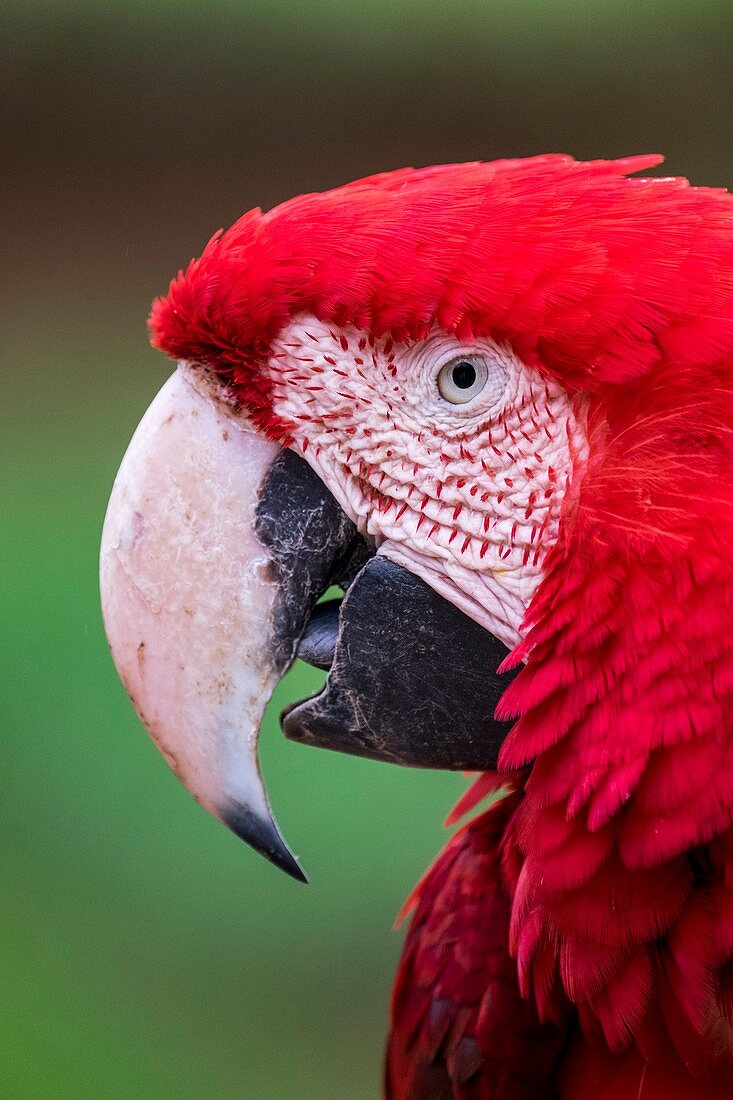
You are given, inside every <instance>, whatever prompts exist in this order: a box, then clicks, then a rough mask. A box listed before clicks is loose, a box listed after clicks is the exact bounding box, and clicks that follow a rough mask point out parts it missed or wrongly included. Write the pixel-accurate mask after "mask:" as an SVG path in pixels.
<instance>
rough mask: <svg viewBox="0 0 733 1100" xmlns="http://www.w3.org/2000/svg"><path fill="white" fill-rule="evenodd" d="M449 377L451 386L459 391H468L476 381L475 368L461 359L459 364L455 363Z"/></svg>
mask: <svg viewBox="0 0 733 1100" xmlns="http://www.w3.org/2000/svg"><path fill="white" fill-rule="evenodd" d="M451 377H452V378H453V384H454V385H455V386H458V389H459V390H470V388H471V386H472V385H473V384H474V382H475V381H476V368H475V367H474V365H473V363H469V362H468V360H466V359H461V361H460V363H456V365H455V367H454V368H453V370H452V372H451Z"/></svg>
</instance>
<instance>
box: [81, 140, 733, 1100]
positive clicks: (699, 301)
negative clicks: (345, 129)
mask: <svg viewBox="0 0 733 1100" xmlns="http://www.w3.org/2000/svg"><path fill="white" fill-rule="evenodd" d="M659 163H661V158H660V157H657V156H641V157H630V158H627V159H623V160H616V161H602V160H600V161H592V162H585V163H584V162H577V161H575V160H573V159H572V158H570V157H567V156H561V155H551V156H541V157H534V158H530V159H525V160H506V161H499V162H495V163H470V164H458V165H445V166H441V167H432V168H423V169H406V170H400V171H393V172H387V173H383V174H380V175H376V176H372V177H369V178H367V179H364V180H361V181H358V182H355V183H350V184H348V185H346V186H344V187H341V188H338V189H335V190H332V191H328V192H326V193H323V194H310V195H305V196H301V197H299V198H295V199H293V200H291V201H289V202H286V203H284V204H283V205H281V206H278V207H276V208H275V209H273V210H271V211H269V212H268V213H263V212H262V211H261V210H259V209H256V210H252V211H250V212H249V213H248V214H246V215H245V216H244V217H242V218H241V219H240V220H239V221H237V222H236V223H235V224H234V225H233V226H232V227H231V228H230V229H229V230H227V231H226V232H223V231H220V232H218V233H216V234H215V235H214V236H213V237H212V239H211V240H210V241H209V243H208V245H207V246H206V248H205V249H204V251H203V253H202V255H201V257H200V258H199V259H196V260H193V261H192V262H191V263H190V264H189V266H188V267H187V269H186V270H185V271H182V272H179V274H178V276H177V277H176V278H175V279H174V280H173V281H172V283H171V285H170V288H169V291H168V293H167V295H165V296H164V297H161V298H159V299H157V300H156V301H155V303H154V306H153V310H152V315H151V319H150V327H151V332H152V341H153V344H154V345H155V347H157V348H159V349H161V350H162V351H163V352H165V353H166V354H167V355H168V356H170V357H171V358H172V359H174V360H177V362H178V366H177V369H176V370H175V373H174V374H173V375H172V376H171V377H170V379H169V380H168V381H167V382H166V384H165V385H164V386H163V389H162V390H161V392H160V394H159V395H158V397H157V398H156V399H155V400H154V402H153V404H152V406H151V407H150V409H149V410H148V412H147V414H146V415H145V417H144V419H143V420H142V422H141V424H140V426H139V428H138V429H137V432H136V433H135V436H134V437H133V440H132V443H131V444H130V447H129V450H128V452H127V454H126V456H125V458H124V461H123V464H122V466H121V468H120V472H119V474H118V476H117V480H116V482H115V486H114V489H113V492H112V496H111V500H110V504H109V508H108V513H107V518H106V522H105V529H104V533H103V542H102V554H101V589H102V599H103V608H104V615H105V622H106V629H107V634H108V638H109V641H110V644H111V648H112V653H113V656H114V660H115V662H116V665H117V668H118V670H119V672H120V675H121V677H122V680H123V682H124V684H125V686H126V689H127V691H128V692H129V694H130V696H131V698H132V700H133V702H134V704H135V706H136V708H137V711H138V713H139V715H140V718H141V719H142V722H143V723H144V725H145V726H146V727H147V729H148V731H149V732H150V734H151V735H152V737H153V738H154V739H155V741H156V742H157V744H158V746H159V748H160V749H161V751H162V752H163V754H164V755H165V757H166V759H167V760H168V762H169V764H170V766H171V767H172V768H173V770H174V771H175V772H176V774H177V775H178V776H179V778H180V779H181V780H182V781H183V783H184V784H185V785H186V786H187V787H188V788H189V790H190V791H191V792H192V794H193V795H194V796H195V798H196V799H197V800H198V801H199V802H200V803H201V804H202V805H203V806H204V807H205V808H207V809H208V810H209V811H211V812H212V813H213V814H214V815H216V816H217V817H218V818H219V819H220V820H221V821H222V822H224V823H225V824H226V825H227V826H229V828H231V829H232V830H233V831H234V832H235V833H237V834H238V835H239V836H241V837H242V838H243V839H245V840H246V841H248V842H249V843H250V844H251V845H253V846H254V847H255V848H257V849H258V850H259V851H260V852H262V853H263V854H264V855H265V856H266V857H267V858H269V859H270V860H271V861H272V862H273V863H275V864H277V865H279V866H280V867H282V868H283V869H285V870H286V871H287V872H289V873H290V874H291V875H292V876H294V877H295V878H299V879H304V878H305V875H304V872H303V870H302V867H301V865H300V863H299V861H298V860H297V859H296V857H295V856H294V855H293V853H292V851H291V850H290V848H289V847H288V846H287V844H286V843H285V841H284V839H283V837H282V836H281V834H280V832H279V830H278V828H277V826H276V824H275V821H274V818H273V816H272V812H271V809H270V805H269V801H268V798H267V795H266V793H265V789H264V786H263V783H262V780H261V777H260V773H259V768H258V762H257V736H258V731H259V726H260V723H261V720H262V715H263V712H264V709H265V706H266V704H267V701H268V699H269V698H270V695H271V692H272V690H273V687H274V685H275V684H276V683H277V682H278V680H279V679H280V678H281V677H282V675H283V674H284V672H285V671H286V670H287V668H288V667H289V666H290V664H291V663H292V661H293V660H294V658H295V657H296V656H298V655H299V656H301V657H303V658H304V659H305V660H308V661H310V662H311V663H312V664H315V665H317V666H318V667H321V668H325V669H328V678H327V681H326V684H325V687H324V688H323V690H322V691H320V692H319V693H318V694H317V695H315V696H314V697H312V698H310V699H306V700H303V701H299V702H296V703H294V704H293V705H291V706H290V707H288V708H287V709H286V710H285V711H284V713H283V716H282V718H281V724H282V728H283V731H284V733H285V735H286V736H287V737H288V738H290V739H291V740H293V741H296V742H300V743H303V744H309V745H315V746H321V747H327V748H331V749H336V750H339V751H341V752H347V753H353V754H357V755H361V756H366V757H371V758H374V759H378V760H385V761H391V762H394V763H398V764H403V765H412V766H417V767H431V768H448V769H458V770H462V771H467V772H471V773H477V777H475V778H474V780H473V782H472V785H471V786H470V787H469V788H468V790H467V793H466V794H465V796H464V797H463V798H462V799H461V801H460V803H459V805H458V806H457V807H456V810H455V811H454V814H453V816H452V820H453V821H458V820H459V819H464V818H465V819H466V820H465V823H464V824H463V825H462V827H461V828H459V830H458V831H457V832H456V833H455V834H454V835H453V836H452V839H451V840H450V841H449V843H448V845H447V847H446V848H445V850H444V852H443V853H442V855H440V856H439V858H438V860H437V862H436V863H435V865H434V866H433V867H432V869H431V870H430V871H429V872H428V873H427V875H426V876H425V878H424V879H423V881H422V882H421V883H420V884H419V886H418V887H417V889H416V890H415V892H414V894H413V896H412V898H411V899H410V901H409V902H408V905H407V906H406V913H408V914H411V923H410V926H409V931H408V934H407V937H406V944H405V949H404V954H403V958H402V961H401V963H400V967H399V972H398V976H397V982H396V986H395V991H394V995H393V1001H392V1012H391V1031H390V1037H389V1044H388V1051H387V1058H386V1070H385V1095H386V1096H387V1097H389V1098H391V1100H424V1098H428V1097H429V1098H451V1097H454V1098H457V1100H488V1098H494V1100H510V1098H515V1097H521V1098H522V1100H533V1098H541V1097H542V1098H545V1097H547V1098H549V1097H555V1098H561V1100H589V1098H592V1100H622V1098H633V1100H683V1098H687V1100H695V1098H705V1100H718V1098H722V1097H731V1096H733V1034H732V1031H731V1028H732V1026H733V656H732V653H733V568H732V566H731V560H732V552H733V478H732V477H731V462H732V459H733V200H732V199H731V197H730V195H729V194H727V193H726V192H725V191H723V190H719V189H708V188H703V187H692V186H690V185H689V184H688V182H687V181H686V180H685V179H677V178H647V177H644V176H643V175H642V176H636V175H634V173H637V172H640V171H641V172H644V171H646V170H649V169H652V168H654V167H655V166H657V165H658V164H659ZM332 585H337V586H340V587H341V589H342V590H343V593H344V595H343V598H342V599H341V600H337V601H327V602H326V603H323V602H320V603H319V602H318V601H319V600H320V597H321V596H322V595H323V593H324V592H325V591H326V590H327V589H328V588H329V587H330V586H332Z"/></svg>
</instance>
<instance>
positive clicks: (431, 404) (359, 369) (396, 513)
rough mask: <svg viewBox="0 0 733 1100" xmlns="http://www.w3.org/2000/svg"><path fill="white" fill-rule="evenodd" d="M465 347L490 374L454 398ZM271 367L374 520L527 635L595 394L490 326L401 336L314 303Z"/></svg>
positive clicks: (494, 618)
mask: <svg viewBox="0 0 733 1100" xmlns="http://www.w3.org/2000/svg"><path fill="white" fill-rule="evenodd" d="M460 355H479V356H481V357H482V358H483V359H484V361H485V362H486V364H487V366H488V377H487V381H486V385H485V387H484V389H483V390H482V391H481V392H480V393H479V394H478V395H477V396H476V398H475V399H473V400H472V401H471V402H470V403H468V404H464V405H453V404H451V403H449V402H448V401H446V400H444V399H443V397H442V396H441V394H440V392H439V389H438V385H437V375H438V373H439V370H440V368H441V366H443V365H444V364H445V363H446V362H448V361H450V360H451V359H452V358H454V357H456V356H460ZM267 370H268V373H269V375H270V380H271V385H272V391H273V396H274V401H273V407H274V410H275V412H276V414H277V415H278V416H279V417H281V418H282V419H283V420H284V421H286V422H287V423H288V424H289V425H291V435H292V439H293V446H294V447H295V448H296V449H297V450H299V451H301V453H303V454H304V455H305V457H306V459H307V461H308V462H310V464H311V465H312V466H313V468H314V469H315V470H316V472H317V473H319V474H320V476H321V477H322V478H323V480H324V482H325V483H326V485H327V486H328V487H329V489H330V490H331V492H332V493H333V494H334V496H335V497H336V499H337V500H338V501H339V503H340V504H341V506H342V507H343V508H344V510H345V511H346V513H347V515H348V516H349V517H350V518H351V519H352V520H353V521H354V522H355V523H356V525H357V527H358V528H359V530H360V532H361V533H362V534H363V535H365V536H367V537H368V538H370V539H373V540H374V543H375V545H376V546H377V548H378V549H379V551H380V553H382V554H384V555H386V556H388V557H390V558H392V559H393V560H394V561H396V562H398V563H399V564H402V565H404V566H406V567H407V568H408V569H410V570H411V571H412V572H415V573H417V574H418V575H419V576H422V577H423V579H425V580H426V581H428V582H429V583H430V584H431V585H432V586H433V587H434V588H435V589H436V590H437V591H439V592H440V593H441V594H442V595H444V596H445V597H446V598H447V599H449V600H451V601H452V602H453V603H455V604H456V606H458V607H460V608H461V610H463V611H465V612H466V613H467V614H469V615H470V616H471V617H472V618H474V619H476V621H477V622H479V623H480V624H481V625H482V626H484V627H485V628H486V629H488V630H490V631H491V632H492V633H493V634H494V635H495V636H496V637H497V638H499V639H500V640H501V641H503V642H504V643H505V644H506V645H508V646H512V645H514V644H516V642H517V641H519V639H520V637H521V629H520V627H521V622H522V619H523V617H524V613H525V611H526V609H527V607H528V605H529V602H530V601H531V599H532V596H533V595H534V592H535V590H536V588H537V585H538V584H539V581H540V579H541V577H542V565H543V561H544V558H545V556H546V554H547V551H548V550H549V549H550V548H551V547H552V546H553V545H554V543H555V542H556V540H557V535H558V529H559V522H560V514H561V509H562V508H563V506H565V507H567V502H568V501H569V499H570V497H569V494H568V488H569V486H570V484H571V482H573V484H575V483H576V478H575V475H576V474H577V473H578V472H579V471H582V467H583V465H584V463H585V460H586V457H587V449H588V447H587V439H586V430H585V405H584V402H583V400H582V399H575V400H573V399H571V398H570V397H569V396H568V394H567V393H566V391H565V390H563V389H562V388H561V387H560V386H559V385H558V384H557V383H555V382H553V381H551V380H548V379H545V378H543V377H542V376H541V375H540V374H539V373H538V372H537V371H535V370H532V369H530V368H528V367H527V366H526V365H525V364H524V363H522V362H521V361H520V360H519V359H518V358H517V357H516V356H515V355H514V354H513V353H512V351H511V350H510V349H508V348H506V347H500V346H498V345H497V344H495V343H493V342H492V341H491V340H488V339H487V340H478V341H475V342H474V343H471V344H462V343H460V342H459V341H458V340H457V339H456V338H455V337H452V336H449V335H447V334H445V333H443V332H434V333H433V334H431V335H430V336H429V337H428V338H427V339H426V340H423V341H418V342H416V343H414V344H411V345H409V346H405V345H395V344H393V342H392V341H391V340H390V339H389V338H383V339H381V340H377V339H375V338H374V337H373V336H372V335H371V334H370V333H368V332H365V331H361V330H359V329H355V328H348V327H346V328H340V329H337V328H335V327H334V326H329V325H328V324H326V323H323V322H321V321H318V320H317V319H316V318H315V317H312V316H309V315H301V316H299V317H297V318H295V319H293V321H292V322H291V323H290V324H289V325H287V326H286V327H285V328H284V329H283V330H282V331H281V333H280V335H279V337H278V338H277V339H276V340H275V341H274V343H273V347H272V353H271V356H270V359H269V361H268V364H267ZM564 502H565V504H564Z"/></svg>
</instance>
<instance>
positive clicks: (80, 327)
mask: <svg viewBox="0 0 733 1100" xmlns="http://www.w3.org/2000/svg"><path fill="white" fill-rule="evenodd" d="M732 12H733V9H732V8H731V4H730V0H720V2H717V3H716V2H714V0H696V2H692V0H689V2H687V3H685V2H684V0H657V2H650V0H647V2H644V0H637V2H636V3H634V4H632V3H631V2H630V0H595V2H591V0H554V2H551V0H547V2H539V0H536V2H534V3H523V2H521V0H473V2H471V0H453V2H450V0H433V2H431V0H391V2H387V0H305V2H304V0H270V2H267V0H229V2H217V0H207V2H204V0H201V2H191V0H189V2H183V0H177V2H175V3H174V2H173V0H149V2H148V3H140V2H138V3H133V2H131V0H119V2H118V3H116V4H103V3H97V4H91V3H84V2H82V0H77V2H73V0H53V2H52V0H38V2H37V3H35V4H26V3H13V2H12V0H10V2H9V0H6V3H5V5H4V7H3V23H2V36H1V40H0V95H2V101H3V102H2V114H1V116H0V117H2V122H3V127H2V129H3V138H2V159H1V161H0V210H1V211H2V216H3V219H4V223H5V224H4V228H3V232H2V243H3V253H4V258H3V262H2V267H1V268H0V270H1V272H2V276H1V277H2V280H3V285H2V294H0V315H1V320H2V345H1V347H0V354H1V355H2V381H3V400H2V413H1V414H2V424H0V447H1V448H2V482H3V485H2V502H3V513H4V515H3V538H2V543H1V547H2V549H1V551H0V552H1V553H2V568H1V569H0V585H1V586H2V612H1V617H0V622H1V626H0V630H1V632H2V637H1V642H0V644H1V645H2V653H1V655H0V677H1V678H2V718H1V719H0V720H1V721H2V726H3V741H2V745H3V749H2V760H3V765H4V771H5V779H4V783H3V793H2V804H1V806H0V815H1V816H2V823H3V827H2V830H1V835H0V844H1V845H2V853H1V860H0V868H1V869H0V892H1V902H0V928H2V945H1V947H0V975H1V977H0V990H1V993H0V1097H3V1098H5V1097H9V1098H16V1097H18V1098H26V1097H27V1098H31V1097H33V1098H35V1097H39V1098H41V1097H42V1098H51V1097H53V1098H55V1097H66V1096H69V1097H83V1098H86V1097H89V1098H92V1097H94V1098H96V1097H110V1098H117V1097H126V1098H127V1097H141V1098H148V1097H149V1098H156V1100H157V1098H165V1100H167V1098H173V1097H176V1098H179V1097H180V1098H197V1100H198V1098H206V1100H208V1098H216V1100H225V1098H226V1100H228V1098H232V1100H234V1098H238V1100H241V1098H261V1097H262V1098H265V1100H270V1098H273V1100H276V1098H279V1097H287V1098H314V1100H315V1098H323V1100H325V1098H354V1100H359V1098H362V1097H364V1098H369V1097H376V1096H377V1095H378V1093H379V1076H380V1061H381V1047H382V1041H383V1033H384V1029H385V1017H386V1005H387V1000H388V992H389V986H390V980H391V974H392V971H393V968H394V965H395V961H396V957H397V954H398V951H399V946H400V934H398V933H395V932H393V931H391V930H390V925H391V922H392V918H393V916H394V914H395V912H396V911H397V909H398V907H399V905H400V903H401V901H402V900H403V898H404V897H405V895H406V894H407V892H408V890H409V889H410V887H411V885H412V884H413V882H414V881H415V879H416V878H417V877H418V876H419V874H420V873H421V871H422V869H423V868H424V866H425V865H426V863H427V862H428V861H429V860H430V858H431V855H432V854H433V853H434V852H435V851H436V850H437V849H438V847H439V846H440V844H441V843H442V841H443V836H442V835H441V833H442V830H441V827H440V821H441V818H442V817H443V815H444V814H445V812H446V811H447V809H448V808H449V807H450V805H451V802H452V801H454V800H455V798H456V796H457V794H458V793H459V791H460V790H461V789H462V788H463V786H464V781H463V780H462V779H461V778H460V777H458V776H451V775H433V774H429V773H421V772H408V771H404V772H403V771H400V770H398V769H393V768H390V767H387V766H382V765H377V764H372V763H366V762H363V761H356V760H350V759H346V758H341V757H338V756H335V755H334V756H331V755H329V754H327V753H320V752H316V751H314V750H311V749H305V748H302V747H299V746H294V745H289V744H286V743H285V742H284V740H283V739H282V737H281V736H280V734H279V730H278V725H277V712H278V710H279V707H280V706H281V705H282V704H283V702H284V701H286V700H289V699H292V698H294V697H297V696H299V695H302V694H304V693H305V692H306V691H309V690H312V689H313V686H314V683H315V682H317V681H316V675H317V674H315V673H312V672H310V671H307V670H305V669H302V668H298V669H295V670H294V671H293V672H292V673H291V675H290V677H289V678H288V679H287V680H286V681H285V683H284V684H283V685H282V687H281V689H280V692H279V698H278V700H276V705H275V706H274V707H273V709H272V714H271V717H270V720H269V723H268V725H267V727H266V729H265V733H264V737H263V757H264V768H265V771H266V775H267V778H268V782H269V786H270V790H271V793H272V796H273V800H274V802H275V807H276V810H277V813H278V817H279V819H280V822H281V824H282V826H283V828H284V831H285V833H286V835H287V836H288V837H289V838H290V840H291V842H293V843H294V845H295V848H296V850H297V851H299V852H300V853H301V854H302V856H303V860H304V863H305V866H306V867H307V869H308V871H309V873H310V875H311V879H312V883H311V885H310V886H309V887H307V888H303V887H300V886H298V885H297V884H295V883H293V882H291V881H290V880H289V879H286V878H285V877H284V876H283V875H280V874H278V873H277V872H276V871H275V870H274V869H273V868H272V867H270V866H269V865H267V864H266V863H265V862H264V861H263V860H261V859H258V858H257V857H255V856H254V855H253V854H252V853H250V852H249V851H248V850H246V849H245V847H244V846H243V845H242V844H241V843H240V842H239V841H237V840H236V839H235V838H234V837H233V836H231V835H230V834H228V833H227V832H226V831H225V830H224V829H223V828H222V827H221V826H219V825H217V824H216V823H215V822H214V821H212V820H211V819H210V818H208V817H207V816H206V815H205V814H204V813H203V812H202V811H201V810H200V809H198V807H196V806H195V805H194V804H193V802H192V801H191V800H190V798H189V797H188V795H187V794H186V793H185V792H184V791H183V790H182V789H181V788H180V787H179V786H178V785H177V783H176V782H175V780H174V779H173V777H172V776H171V775H170V774H169V772H168V770H167V768H166V766H165V764H164V763H163V761H162V759H161V758H160V757H159V756H158V755H157V753H156V752H155V750H154V749H153V747H152V745H151V744H150V743H148V741H147V738H146V736H145V734H144V733H143V731H142V729H141V727H140V726H139V724H138V722H137V720H136V718H135V716H134V714H133V712H132V709H131V707H130V705H129V704H128V702H127V700H126V698H125V697H124V694H123V691H122V688H121V687H120V685H119V683H118V681H117V678H116V675H115V673H114V671H113V668H112V666H111V662H110V659H109V656H108V652H107V648H106V645H105V641H104V636H103V632H102V628H101V624H100V616H99V610H98V597H97V579H96V574H97V546H98V539H99V532H100V527H101V523H102V517H103V513H104V507H105V501H106V498H107V495H108V492H109V489H110V485H111V482H112V479H113V476H114V473H115V470H116V467H117V465H118V462H119V460H120V457H121V455H122V453H123V450H124V448H125V445H126V443H127V441H128V439H129V437H130V435H131V433H132V431H133V429H134V427H135V425H136V423H137V421H138V419H139V417H140V416H141V414H142V412H143V410H144V409H145V407H146V405H147V403H148V401H149V400H150V398H151V397H152V396H153V394H154V393H155V391H156V390H157V388H158V387H159V386H160V384H161V383H162V381H163V379H164V378H165V376H166V372H167V370H168V367H167V365H166V363H165V362H164V361H163V360H162V359H161V358H160V357H159V356H157V355H155V354H153V353H152V352H151V351H150V350H149V348H148V347H147V342H146V333H145V324H144V322H145V316H146V313H147V309H148V305H149V302H150V299H151V298H152V296H153V295H154V294H156V293H158V292H160V291H161V290H163V289H164V288H165V286H166V283H167V280H168V278H169V277H170V276H171V275H172V274H173V273H174V272H175V271H176V270H177V268H178V266H179V265H180V264H181V263H184V262H186V261H187V260H188V258H189V257H190V256H191V255H192V254H193V253H195V252H197V251H198V250H200V248H201V247H202V245H203V244H204V242H205V241H206V239H207V238H208V236H209V235H210V233H211V232H212V231H213V230H215V229H216V228H217V227H219V226H221V225H227V224H228V223H229V222H231V221H232V220H233V219H234V218H235V217H237V216H238V215H239V214H240V213H241V212H243V211H244V210H245V209H247V208H248V207H250V206H252V205H256V204H261V205H263V206H270V205H272V204H273V203H276V202H278V201H279V200H281V199H284V198H286V197H288V196H289V195H291V194H292V193H294V192H298V191H303V190H311V189H320V188H324V187H329V186H332V185H335V184H338V183H340V182H343V181H345V180H346V179H349V178H353V177H356V176H360V175H363V174H365V173H368V172H373V171H377V170H381V169H385V168H392V167H398V166H401V165H403V164H427V163H431V162H438V161H447V160H466V159H474V158H484V159H491V158H494V157H502V156H514V155H524V154H529V153H535V152H544V151H550V150H552V151H555V150H563V151H568V152H572V153H574V154H575V155H577V156H581V157H586V156H587V157H595V156H613V155H620V154H626V153H637V152H645V151H650V150H652V151H657V150H659V151H662V152H664V153H666V154H667V157H668V160H667V169H668V170H669V171H671V172H676V173H677V172H678V173H684V174H688V175H690V176H691V177H692V178H693V179H694V180H695V181H696V182H704V183H709V184H718V185H729V184H731V183H732V182H733V164H732V162H731V153H732V151H733V142H732V141H731V138H732V137H733V134H732V132H731V119H732V118H733V111H732V109H731V108H732V107H733V94H732V93H733V66H732V65H731V47H732V46H733V15H732V14H731V13H732Z"/></svg>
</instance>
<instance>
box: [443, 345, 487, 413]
mask: <svg viewBox="0 0 733 1100" xmlns="http://www.w3.org/2000/svg"><path fill="white" fill-rule="evenodd" d="M488 378H489V368H488V367H487V365H486V361H485V359H483V357H482V356H480V355H457V356H455V358H454V359H450V360H449V361H448V362H447V363H444V364H443V366H442V367H441V368H440V370H439V372H438V377H437V383H438V392H439V393H440V396H441V397H442V398H443V400H444V401H448V402H449V403H450V404H451V405H467V404H468V402H469V401H473V399H474V397H477V396H478V394H480V393H481V391H482V390H483V388H484V386H485V385H486V383H487V381H488Z"/></svg>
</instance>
